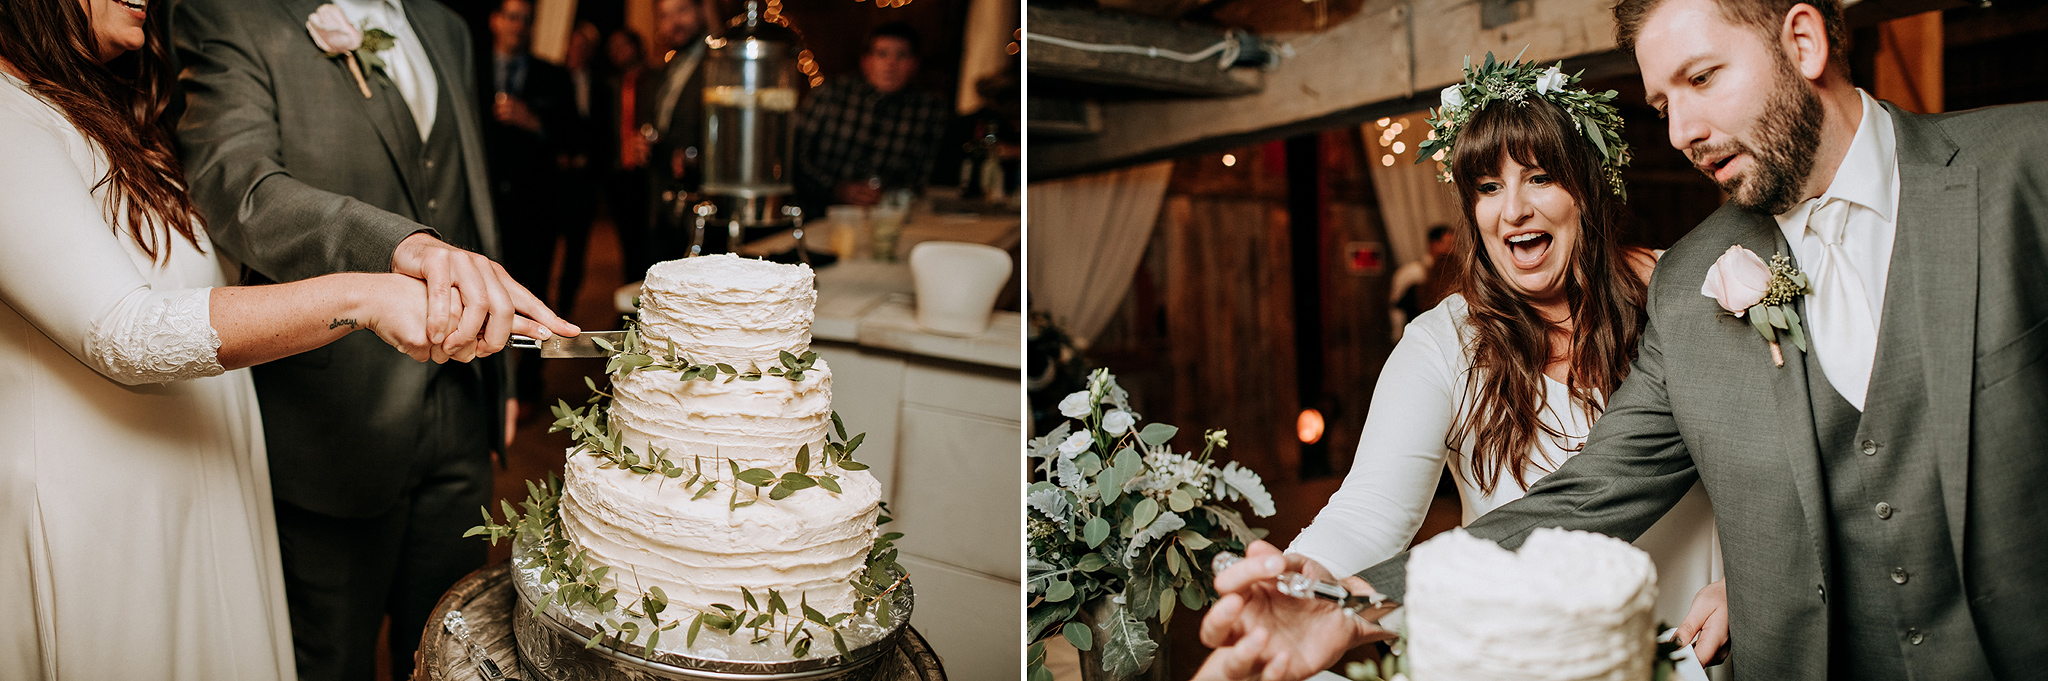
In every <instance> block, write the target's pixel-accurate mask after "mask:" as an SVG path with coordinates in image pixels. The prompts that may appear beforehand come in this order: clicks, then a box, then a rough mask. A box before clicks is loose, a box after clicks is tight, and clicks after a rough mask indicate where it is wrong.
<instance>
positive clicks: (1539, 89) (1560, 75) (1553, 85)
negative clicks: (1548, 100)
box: [1536, 66, 1565, 95]
mask: <svg viewBox="0 0 2048 681" xmlns="http://www.w3.org/2000/svg"><path fill="white" fill-rule="evenodd" d="M1564 84H1565V76H1564V72H1563V71H1560V70H1558V68H1557V67H1555V66H1552V67H1550V68H1548V69H1545V70H1544V71H1543V75H1540V76H1537V77H1536V94H1539V95H1542V94H1549V93H1551V92H1562V91H1564Z"/></svg>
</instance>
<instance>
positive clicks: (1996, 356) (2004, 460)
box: [1359, 103, 2048, 679]
mask: <svg viewBox="0 0 2048 681" xmlns="http://www.w3.org/2000/svg"><path fill="white" fill-rule="evenodd" d="M1886 106H1887V109H1888V110H1890V111H1891V112H1892V113H1893V120H1894V121H1895V122H1896V126H1895V127H1896V134H1897V139H1898V147H1897V148H1898V159H1899V179H1900V185H1901V187H1900V189H1901V195H1900V197H1899V212H1898V237H1897V245H1896V246H1895V249H1894V251H1893V253H1894V256H1893V260H1892V265H1891V271H1892V272H1895V273H1896V272H1901V271H1902V270H1910V271H1911V272H1912V273H1913V276H1914V277H1915V278H1916V285H1915V286H1913V287H1912V288H1911V290H1910V291H1907V292H1905V295H1901V296H1890V295H1889V294H1888V298H1887V300H1886V301H1885V310H1884V315H1885V317H1886V318H1887V319H1892V318H1897V317H1898V316H1899V315H1915V316H1917V317H1918V319H1919V324H1918V326H1920V327H1921V328H1926V329H1940V330H1941V331H1940V332H1939V333H1935V334H1931V335H1930V336H1929V337H1926V338H1923V339H1921V342H1920V343H1919V347H1918V348H1917V349H1918V350H1919V351H1920V352H1921V353H1922V365H1923V368H1924V372H1923V374H1924V375H1919V376H1889V377H1888V376H1886V375H1885V367H1883V366H1878V367H1877V368H1876V370H1875V371H1874V372H1873V376H1872V387H1873V391H1875V390H1876V386H1877V382H1878V381H1880V380H1904V381H1914V382H1917V383H1919V384H1920V385H1923V386H1924V387H1925V390H1926V391H1927V399H1926V400H1925V402H1924V403H1925V405H1926V408H1928V409H1930V410H1933V412H1934V413H1931V414H1930V415H1929V416H1930V417H1931V418H1928V419H1926V422H1927V423H1932V424H1936V425H1935V431H1936V432H1923V433H1919V434H1918V436H1917V437H1916V438H1915V441H1914V442H1912V443H1900V448H1899V449H1898V451H1899V452H1900V453H1901V454H1902V455H1908V456H1928V457H1934V458H1935V459H1936V461H1937V468H1938V469H1939V471H1940V477H1941V480H1940V484H1941V490H1942V496H1943V504H1944V506H1945V510H1946V512H1947V519H1948V521H1949V525H1950V527H1949V533H1950V535H1951V536H1952V537H1956V538H1958V541H1956V542H1954V544H1953V546H1951V547H1950V549H1951V553H1952V554H1953V555H1954V557H1955V560H1956V562H1957V565H1959V566H1960V572H1961V574H1962V576H1963V582H1964V584H1963V586H1964V591H1965V592H1966V596H1967V598H1968V600H1969V607H1970V612H1971V616H1972V618H1973V620H1974V621H1975V624H1976V628H1977V631H1978V632H1979V634H1980V636H1981V640H1982V642H1983V644H1984V649H1985V652H1986V654H1987V655H1988V656H1989V658H1990V662H1991V666H1992V668H1993V670H1994V671H1995V672H1996V673H1997V675H1998V677H1999V678H2001V679H2016V678H2042V676H2041V675H2042V674H2044V673H2048V504H2044V503H2043V502H2042V501H2041V497H2042V495H2043V493H2044V491H2048V455H2044V454H2043V453H2042V444H2043V443H2048V361H2043V360H2044V356H2048V265H2044V263H2048V104H2038V103H2037V104H2025V105H2016V106H2006V107H1996V108H1990V109H1980V110H1975V111H1968V112H1962V113H1955V114H1945V115H1932V116H1922V115H1915V114H1910V113H1904V112H1901V111H1898V110H1897V109H1895V108H1892V107H1890V105H1886ZM1732 244H1740V245H1742V246H1744V247H1747V248H1748V249H1750V250H1751V251H1754V252H1756V253H1757V254H1759V255H1761V256H1763V257H1766V258H1768V257H1770V255H1771V254H1773V253H1781V252H1782V253H1785V254H1786V255H1788V256H1789V255H1790V254H1791V250H1790V249H1789V248H1787V247H1786V246H1785V243H1784V239H1783V236H1782V235H1781V234H1780V232H1779V230H1778V228H1777V224H1776V223H1775V222H1774V221H1773V220H1772V219H1771V218H1770V217H1769V216H1767V215H1759V214H1756V213H1751V212H1746V211H1743V210H1739V209H1737V208H1735V207H1733V206H1723V207H1722V208H1721V209H1720V210H1719V211H1716V212H1715V213H1714V214H1713V215H1712V216H1711V217H1709V218H1708V219H1707V220H1706V221H1705V222H1703V223H1701V224H1700V226H1699V227H1698V228H1696V229H1694V230H1693V231H1692V233H1691V234H1689V235H1687V236H1686V237H1685V239H1683V240H1681V241H1680V242H1679V243H1678V244H1677V245H1676V246H1674V247H1672V249H1671V250H1670V251H1669V252H1667V253H1666V254H1665V255H1664V257H1663V259H1662V261H1661V262H1660V263H1659V264H1658V266H1657V273H1656V275H1655V277H1653V279H1652V281H1651V285H1650V293H1649V303H1648V308H1649V317H1650V320H1649V326H1648V327H1647V329H1646V330H1645V331H1644V333H1643V336H1642V340H1641V343H1640V345H1639V346H1638V348H1637V353H1638V356H1637V359H1636V362H1635V365H1634V369H1633V372H1632V373H1631V374H1630V375H1629V378H1628V380H1627V381H1625V382H1624V383H1623V384H1622V386H1621V388H1620V389H1618V390H1616V391H1615V393H1614V395H1613V396H1612V398H1611V399H1610V400H1609V405H1608V409H1607V412H1606V413H1605V414H1604V415H1603V416H1602V417H1601V418H1600V419H1599V421H1598V422H1596V423H1595V424H1594V426H1593V430H1592V433H1591V435H1590V436H1589V437H1588V440H1587V444H1586V448H1585V450H1584V451H1583V452H1582V453H1580V454H1579V455H1577V456H1574V457H1572V458H1571V459H1570V460H1568V461H1567V462H1566V463H1565V464H1564V465H1562V466H1560V467H1558V470H1557V471H1556V472H1554V473H1551V474H1550V475H1547V476H1545V477H1544V478H1543V479H1542V480H1541V481H1539V482H1538V483H1537V484H1536V485H1534V486H1533V487H1532V488H1531V489H1530V490H1529V494H1528V496H1526V497H1524V498H1523V499H1521V500H1518V501H1515V502H1513V503H1510V504H1508V505H1506V506H1503V507H1501V508H1499V509H1496V510H1495V511H1493V512H1492V513H1489V514H1487V515H1485V516H1484V517H1481V518H1480V519H1479V520H1478V521H1476V522H1474V523H1473V524H1472V526H1471V527H1470V528H1468V529H1469V531H1471V532H1472V534H1474V535H1477V536H1480V537H1486V538H1490V539H1497V540H1500V542H1501V544H1502V545H1503V546H1507V547H1510V548H1513V547H1517V546H1520V544H1521V542H1522V541H1523V540H1524V539H1525V538H1527V536H1528V533H1529V531H1530V530H1533V529H1535V528H1538V527H1563V528H1569V529H1581V530H1591V531H1595V532H1602V533H1606V534H1609V535H1613V536H1616V537H1620V538H1622V539H1629V540H1633V539H1635V538H1636V537H1637V536H1638V535H1640V534H1641V533H1642V532H1643V531H1644V530H1646V529H1648V528H1649V527H1650V524H1651V523H1653V522H1655V521H1656V520H1657V519H1658V518H1659V517H1660V516H1662V515H1663V514H1664V512H1665V511H1667V510H1669V509H1670V508H1671V506H1672V505H1673V504H1675V503H1677V501H1678V500H1679V497H1680V496H1681V495H1683V494H1684V493H1685V492H1686V490H1687V489H1688V488H1689V487H1691V486H1692V484H1693V481H1694V480H1696V479H1697V480H1700V481H1703V482H1704V483H1705V485H1706V490H1707V494H1708V496H1709V497H1710V498H1712V500H1713V503H1714V515H1715V521H1716V523H1717V524H1718V526H1719V529H1720V535H1721V545H1722V549H1723V552H1724V560H1723V562H1724V564H1725V567H1726V572H1727V578H1728V603H1729V614H1730V616H1729V628H1730V630H1731V635H1732V638H1733V641H1734V646H1735V647H1734V655H1733V658H1732V661H1733V664H1734V665H1735V671H1736V675H1737V676H1738V677H1740V678H1761V679H1822V678H1826V676H1827V669H1826V667H1827V660H1828V645H1829V609H1828V606H1827V604H1826V602H1825V600H1824V598H1825V595H1824V594H1825V593H1826V592H1828V591H1832V589H1833V587H1832V585H1831V584H1830V574H1832V571H1834V570H1835V567H1834V566H1831V565H1829V560H1830V558H1829V537H1828V531H1829V520H1828V517H1827V515H1826V514H1827V513H1828V510H1827V506H1826V503H1827V497H1826V491H1825V490H1824V489H1823V487H1822V484H1823V481H1822V478H1821V459H1820V453H1819V443H1818V442H1817V441H1816V439H1815V437H1816V436H1815V429H1814V425H1813V409H1812V407H1811V402H1810V401H1809V396H1808V390H1809V387H1808V380H1807V376H1806V374H1805V372H1804V371H1803V370H1800V366H1801V365H1802V361H1801V360H1802V359H1803V358H1802V357H1800V356H1799V354H1798V350H1797V348H1795V347H1793V346H1792V345H1791V344H1790V343H1784V344H1782V345H1783V349H1784V351H1785V354H1786V357H1785V366H1784V367H1782V368H1779V367H1774V366H1772V364H1771V361H1770V355H1769V351H1768V347H1767V346H1766V345H1765V343H1764V341H1763V339H1762V338H1760V337H1759V336H1758V335H1757V333H1756V331H1754V330H1752V329H1751V328H1750V325H1749V323H1748V322H1747V321H1745V320H1739V319H1735V318H1733V317H1730V316H1728V315H1726V314H1723V313H1722V312H1721V310H1720V306H1719V305H1718V304H1717V303H1716V302H1715V301H1714V300H1713V299H1712V298H1708V297H1706V296H1703V295H1701V294H1700V284H1701V282H1702V281H1703V280H1704V279H1705V277H1706V273H1707V268H1708V267H1709V266H1710V265H1712V264H1713V262H1714V260H1715V259H1716V258H1718V257H1720V255H1721V254H1722V252H1723V251H1726V250H1727V249H1728V247H1729V246H1730V245H1732ZM1906 254H1911V255H1906ZM1816 385H1821V386H1825V383H1816ZM1407 555H1408V554H1406V553H1403V554H1401V555H1399V556H1396V557H1394V558H1392V559H1389V560H1388V561H1387V562H1384V563H1381V564H1380V565H1376V566H1373V567H1372V568H1368V569H1367V570H1365V571H1364V572H1361V573H1359V574H1360V576H1361V577H1364V578H1365V579H1366V580H1367V581H1369V582H1371V583H1372V584H1373V585H1374V586H1375V587H1376V588H1378V589H1379V590H1380V591H1383V592H1386V593H1388V594H1390V595H1392V596H1394V597H1395V598H1396V599H1398V598H1399V597H1400V596H1401V595H1402V594H1403V592H1404V591H1405V578H1406V574H1405V566H1406V562H1407Z"/></svg>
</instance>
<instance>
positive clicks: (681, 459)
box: [611, 360, 832, 475]
mask: <svg viewBox="0 0 2048 681" xmlns="http://www.w3.org/2000/svg"><path fill="white" fill-rule="evenodd" d="M679 377H680V374H679V373H678V372H675V371H669V370H656V371H647V370H642V371H635V372H633V373H631V374H628V375H626V376H622V377H615V378H613V379H612V396H613V398H614V399H613V400H612V406H611V428H612V429H613V430H614V432H620V433H623V435H622V436H621V438H622V442H623V444H625V446H626V447H628V448H631V449H632V450H633V452H634V453H635V454H637V455H639V456H641V457H642V458H647V457H649V456H652V455H653V454H655V453H657V452H659V453H661V454H662V455H663V456H666V457H667V458H668V460H669V461H672V462H675V464H676V465H678V466H683V467H685V468H690V467H692V466H693V464H694V462H696V461H702V462H703V465H704V466H705V467H706V469H707V470H708V469H709V468H710V467H711V466H714V465H715V466H717V467H718V469H719V474H720V475H725V474H727V473H728V471H727V470H726V464H725V460H726V459H731V460H733V461H736V462H738V463H739V464H740V467H741V468H766V469H768V470H771V471H775V472H777V473H782V472H787V471H792V470H795V469H796V457H797V451H798V449H800V448H802V447H803V446H805V445H809V446H810V448H811V457H810V458H811V467H812V468H813V469H816V468H819V467H820V466H819V463H820V462H821V461H823V459H824V446H825V433H826V431H827V429H829V428H830V427H831V415H832V368H831V367H830V366H828V365H826V363H825V362H824V361H823V360H819V361H818V363H817V364H816V365H815V366H813V367H811V369H810V370H809V371H805V372H804V379H803V380H801V381H791V380H789V379H786V378H780V377H776V376H763V377H761V378H760V380H754V381H744V380H739V379H735V378H730V377H727V376H719V377H717V378H713V379H709V380H701V379H700V380H688V381H685V380H680V378H679Z"/></svg>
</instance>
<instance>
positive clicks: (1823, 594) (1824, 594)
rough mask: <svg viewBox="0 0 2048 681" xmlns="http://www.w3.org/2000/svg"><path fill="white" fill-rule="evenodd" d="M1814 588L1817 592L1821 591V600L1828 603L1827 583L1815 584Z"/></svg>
mask: <svg viewBox="0 0 2048 681" xmlns="http://www.w3.org/2000/svg"><path fill="white" fill-rule="evenodd" d="M1813 590H1814V592H1816V593H1819V594H1820V602H1822V603H1826V602H1828V587H1827V585H1824V584H1817V585H1814V587H1813Z"/></svg>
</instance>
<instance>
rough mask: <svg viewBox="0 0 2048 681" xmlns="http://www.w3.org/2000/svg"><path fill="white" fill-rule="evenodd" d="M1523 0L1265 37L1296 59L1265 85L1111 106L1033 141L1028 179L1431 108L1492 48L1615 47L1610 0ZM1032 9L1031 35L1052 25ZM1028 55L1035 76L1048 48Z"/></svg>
mask: <svg viewBox="0 0 2048 681" xmlns="http://www.w3.org/2000/svg"><path fill="white" fill-rule="evenodd" d="M1524 1H1525V2H1526V3H1527V5H1526V10H1527V11H1526V13H1523V14H1521V15H1520V18H1519V19H1517V20H1515V21H1512V22H1509V23H1506V24H1502V25H1499V26H1496V27H1493V28H1490V29H1489V28H1483V21H1482V18H1481V16H1480V14H1481V7H1480V3H1477V2H1473V1H1472V0H1368V1H1367V2H1366V4H1365V7H1364V8H1363V9H1361V10H1360V11H1359V12H1358V13H1357V14H1355V15H1353V16H1352V17H1351V18H1349V19H1348V20H1346V21H1344V22H1342V23H1338V24H1334V25H1332V26H1331V27H1330V28H1329V30H1327V31H1324V32H1321V33H1315V34H1280V35H1272V36H1263V37H1264V38H1265V39H1266V40H1268V41H1271V42H1287V43H1291V44H1292V45H1293V47H1294V50H1295V52H1296V56H1295V57H1294V58H1292V59H1288V60H1286V61H1284V62H1282V63H1281V64H1280V66H1279V68H1277V69H1275V70H1273V71H1270V72H1266V73H1264V76H1265V88H1264V89H1263V90H1261V91H1260V92H1258V93H1255V94H1250V95H1243V96H1236V97H1225V98H1210V99H1151V100H1135V101H1105V102H1103V103H1102V111H1101V113H1102V128H1101V129H1102V133H1101V134H1100V135H1096V136H1094V137H1092V138H1088V139H1081V140H1067V141H1060V140H1050V139H1046V140H1040V139H1036V138H1034V139H1033V140H1032V142H1031V171H1030V175H1031V179H1033V180H1039V179H1048V178H1054V177H1062V176H1066V175H1071V174H1074V173H1077V172H1086V171H1091V170H1099V169H1104V168H1113V167H1118V166H1120V165H1124V164H1128V163H1132V162H1137V161H1139V160H1143V159H1148V158H1158V157H1159V155H1160V154H1162V153H1167V152H1171V151H1173V150H1177V149H1187V148H1196V147H1199V146H1201V145H1202V144H1203V143H1205V141H1208V140H1218V139H1235V140H1244V139H1250V138H1255V137H1257V136H1259V135H1260V134H1262V133H1263V132H1266V131H1274V130H1288V129H1295V128H1296V127H1298V126H1299V125H1302V124H1304V123H1309V122H1319V121H1321V122H1327V121H1329V120H1330V117H1332V116H1339V115H1343V114H1345V113H1346V112H1355V111H1363V110H1369V109H1372V108H1374V105H1377V104H1381V103H1393V102H1396V101H1401V100H1406V101H1408V102H1424V103H1426V104H1425V105H1434V104H1435V101H1436V97H1435V95H1434V93H1435V91H1437V90H1440V89H1442V88H1443V87H1444V86H1446V85H1449V84H1451V83H1452V82H1455V81H1456V80H1457V79H1459V78H1460V77H1461V75H1460V74H1461V72H1462V69H1463V67H1464V60H1465V57H1466V55H1471V56H1472V57H1473V58H1474V59H1479V58H1481V57H1483V55H1485V54H1486V53H1487V52H1488V51H1491V52H1493V53H1494V55H1495V56H1496V57H1498V58H1500V59H1510V58H1513V57H1514V56H1515V55H1516V54H1517V53H1521V52H1523V48H1524V47H1527V52H1526V53H1525V55H1524V56H1525V58H1529V59H1536V60H1541V61H1555V60H1561V59H1568V58H1572V57H1580V56H1584V55H1592V54H1597V53H1603V52H1612V51H1613V50H1614V18H1613V14H1611V13H1610V9H1609V8H1610V7H1612V6H1613V4H1614V3H1613V0H1524ZM1032 11H1033V14H1032V22H1031V24H1030V26H1031V31H1032V32H1034V33H1035V32H1039V31H1040V30H1041V27H1042V26H1046V24H1041V23H1039V21H1040V20H1039V19H1038V15H1037V14H1036V12H1037V11H1038V10H1037V9H1033V10H1032ZM1197 49H1199V48H1197ZM1030 50H1031V52H1032V54H1033V60H1032V61H1033V67H1032V75H1033V76H1034V77H1035V76H1038V75H1039V74H1040V72H1039V70H1038V67H1037V65H1036V63H1037V57H1038V54H1037V53H1038V52H1039V51H1041V50H1042V46H1041V45H1040V44H1037V43H1034V44H1032V45H1031V46H1030ZM1041 88H1043V85H1042V84H1038V85H1035V86H1034V89H1033V91H1032V93H1031V94H1032V95H1033V96H1035V97H1047V96H1057V95H1056V93H1053V92H1049V91H1045V90H1043V89H1041Z"/></svg>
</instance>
